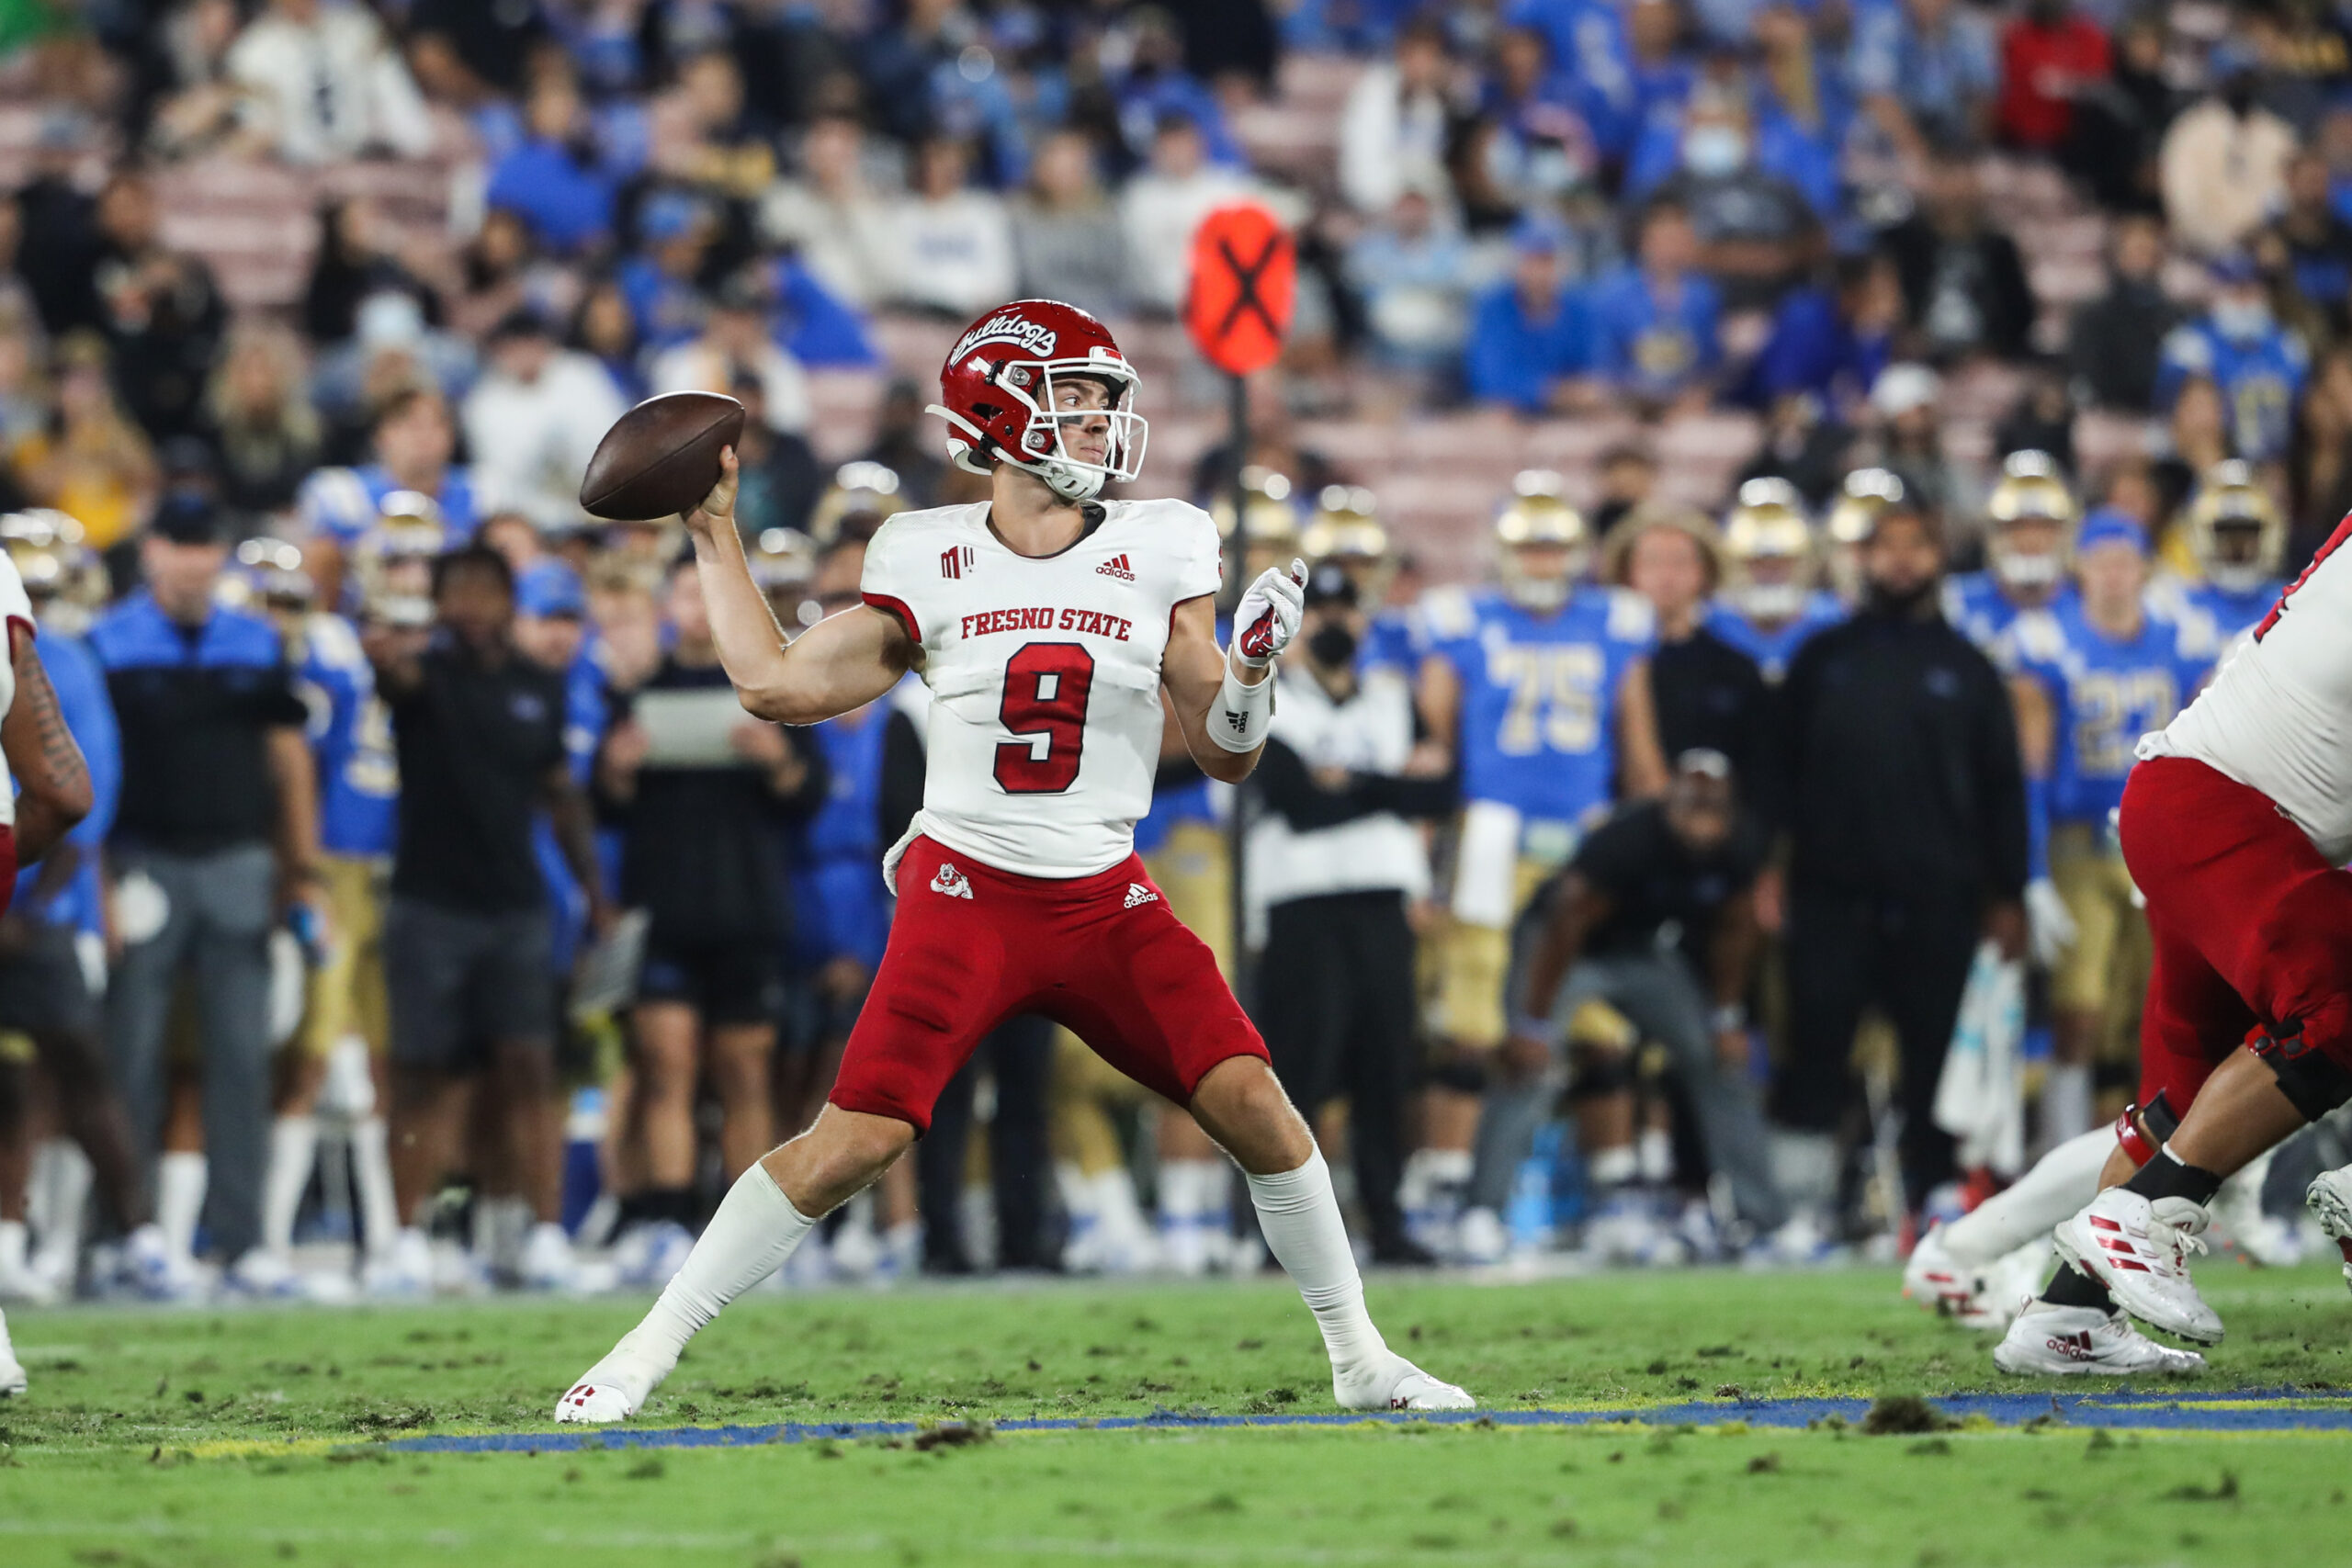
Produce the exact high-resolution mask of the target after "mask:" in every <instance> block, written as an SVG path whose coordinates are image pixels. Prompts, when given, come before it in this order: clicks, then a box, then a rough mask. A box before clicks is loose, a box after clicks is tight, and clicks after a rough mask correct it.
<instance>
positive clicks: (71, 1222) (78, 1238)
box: [28, 1138, 96, 1279]
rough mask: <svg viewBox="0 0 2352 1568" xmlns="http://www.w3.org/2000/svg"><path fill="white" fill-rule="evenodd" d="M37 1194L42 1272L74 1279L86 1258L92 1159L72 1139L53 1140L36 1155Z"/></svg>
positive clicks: (33, 1215) (33, 1213) (34, 1212)
mask: <svg viewBox="0 0 2352 1568" xmlns="http://www.w3.org/2000/svg"><path fill="white" fill-rule="evenodd" d="M33 1159H34V1175H35V1177H36V1178H37V1180H36V1181H35V1183H34V1185H33V1193H34V1195H35V1197H36V1198H37V1199H38V1200H39V1201H38V1202H36V1203H29V1204H28V1217H29V1218H30V1219H31V1221H32V1228H33V1235H34V1237H35V1239H36V1243H37V1246H36V1249H35V1252H36V1258H37V1259H38V1261H39V1263H40V1271H41V1272H42V1273H44V1274H49V1275H52V1276H54V1277H57V1278H60V1279H70V1278H71V1277H72V1276H73V1273H74V1263H75V1261H76V1259H78V1258H80V1257H81V1255H82V1219H83V1216H84V1215H85V1213H87V1212H88V1210H89V1203H90V1183H91V1181H92V1180H93V1179H95V1178H96V1172H95V1171H94V1170H92V1169H91V1168H90V1156H87V1155H85V1154H84V1153H83V1152H82V1145H79V1144H77V1143H75V1142H74V1140H73V1139H71V1138H51V1139H50V1140H49V1141H48V1142H47V1143H44V1144H43V1145H41V1146H40V1148H39V1149H38V1150H36V1151H35V1152H34V1155H33Z"/></svg>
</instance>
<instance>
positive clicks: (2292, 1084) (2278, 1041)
mask: <svg viewBox="0 0 2352 1568" xmlns="http://www.w3.org/2000/svg"><path fill="white" fill-rule="evenodd" d="M2253 1050H2254V1054H2255V1055H2257V1056H2259V1057H2261V1058H2262V1060H2263V1063H2264V1065H2265V1066H2267V1067H2269V1069H2270V1071H2271V1072H2272V1074H2274V1075H2275V1076H2276V1077H2278V1092H2279V1093H2281V1094H2283V1095H2285V1096H2286V1097H2287V1099H2288V1100H2289V1102H2290V1103H2291V1104H2292V1105H2293V1106H2294V1108H2295V1109H2296V1110H2298V1111H2301V1112H2302V1113H2303V1120H2304V1121H2306V1122H2316V1121H2318V1120H2319V1119H2320V1118H2321V1117H2323V1116H2324V1115H2326V1114H2327V1113H2328V1112H2329V1111H2333V1110H2335V1108H2336V1107H2337V1106H2339V1105H2341V1104H2343V1103H2344V1102H2345V1101H2346V1100H2352V1070H2347V1069H2346V1067H2345V1066H2344V1064H2343V1063H2341V1062H2339V1061H2337V1060H2336V1059H2335V1057H2333V1056H2331V1055H2328V1054H2327V1053H2326V1052H2325V1051H2323V1050H2321V1049H2320V1048H2319V1047H2318V1046H2317V1045H2314V1044H2312V1043H2310V1042H2308V1041H2306V1040H2305V1039H2304V1038H2303V1026H2302V1023H2301V1020H2297V1021H2292V1022H2290V1023H2286V1024H2282V1025H2280V1026H2279V1027H2278V1028H2277V1029H2269V1030H2265V1031H2264V1032H2262V1033H2261V1034H2260V1035H2258V1036H2257V1037H2256V1039H2255V1041H2254V1042H2253Z"/></svg>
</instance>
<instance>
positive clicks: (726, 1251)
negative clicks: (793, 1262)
mask: <svg viewBox="0 0 2352 1568" xmlns="http://www.w3.org/2000/svg"><path fill="white" fill-rule="evenodd" d="M816 1224H817V1222H816V1221H815V1220H813V1219H810V1218H809V1216H808V1215H806V1214H804V1213H801V1212H800V1211H799V1210H797V1209H796V1208H794V1207H793V1206H792V1200H791V1199H789V1198H787V1197H786V1196H785V1195H784V1189H783V1188H781V1187H778V1186H777V1185H776V1184H775V1178H774V1177H772V1176H770V1175H769V1174H768V1173H767V1168H766V1167H764V1166H761V1165H756V1164H755V1165H753V1166H752V1168H751V1169H749V1170H747V1171H745V1172H744V1173H743V1174H742V1175H741V1176H739V1177H737V1178H736V1179H735V1185H734V1186H732V1187H730V1188H729V1189H728V1190H727V1196H726V1197H725V1198H723V1199H721V1200H720V1201H719V1204H718V1213H715V1214H713V1215H711V1216H710V1224H707V1225H706V1226H704V1227H703V1233H702V1239H701V1240H700V1241H697V1242H695V1249H694V1251H692V1252H691V1253H688V1254H687V1255H686V1261H685V1264H684V1267H683V1268H681V1269H679V1270H678V1272H677V1273H676V1274H675V1275H674V1276H673V1277H672V1279H671V1280H670V1282H669V1284H667V1285H665V1286H663V1287H662V1295H661V1299H660V1300H658V1301H656V1302H655V1303H653V1310H652V1311H650V1312H649V1313H647V1314H645V1321H644V1322H642V1323H640V1324H639V1325H637V1327H635V1328H634V1329H632V1330H630V1332H629V1339H630V1341H631V1342H632V1343H631V1348H633V1349H637V1350H639V1351H642V1352H644V1353H646V1354H649V1355H654V1356H659V1357H661V1358H662V1359H663V1360H664V1361H665V1362H674V1361H675V1360H676V1359H678V1352H679V1351H680V1350H683V1349H684V1348H685V1344H686V1341H687V1340H689V1339H691V1338H693V1337H695V1334H696V1333H697V1332H699V1331H700V1330H701V1328H702V1326H703V1325H705V1324H707V1323H708V1322H709V1321H710V1320H711V1319H712V1318H714V1317H717V1316H718V1313H719V1309H720V1308H722V1307H724V1306H725V1305H726V1304H727V1303H729V1302H731V1301H733V1300H734V1299H735V1298H736V1297H737V1296H740V1295H741V1294H742V1293H743V1292H745V1291H748V1290H750V1289H751V1288H752V1286H754V1285H756V1284H758V1283H759V1282H760V1281H761V1280H764V1279H766V1278H767V1277H768V1276H769V1275H771V1274H773V1273H775V1271H776V1270H777V1269H779V1268H781V1267H783V1264H784V1260H785V1259H786V1258H789V1257H791V1256H792V1249H793V1248H794V1247H798V1246H799V1245H800V1243H801V1240H802V1239H803V1238H804V1237H806V1236H807V1235H808V1234H809V1231H811V1230H812V1229H814V1228H815V1227H816Z"/></svg>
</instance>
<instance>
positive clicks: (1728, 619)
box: [1701, 479, 1846, 686]
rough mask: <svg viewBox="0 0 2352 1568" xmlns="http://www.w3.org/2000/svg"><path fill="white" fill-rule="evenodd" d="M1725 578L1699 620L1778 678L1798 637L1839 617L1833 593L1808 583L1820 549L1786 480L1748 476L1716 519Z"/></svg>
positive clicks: (1800, 642)
mask: <svg viewBox="0 0 2352 1568" xmlns="http://www.w3.org/2000/svg"><path fill="white" fill-rule="evenodd" d="M1724 555H1725V557H1727V558H1729V560H1730V561H1731V564H1732V576H1731V581H1728V582H1727V583H1725V584H1724V590H1723V592H1721V593H1720V594H1719V595H1717V596H1716V599H1715V602H1714V603H1713V604H1711V605H1709V606H1708V608H1707V614H1706V616H1705V618H1704V620H1702V622H1701V625H1702V626H1705V628H1706V629H1707V630H1708V631H1710V632H1713V634H1714V635H1715V636H1716V637H1720V638H1721V639H1723V640H1724V642H1726V643H1728V644H1730V645H1731V646H1732V647H1733V648H1735V649H1738V650H1739V651H1740V652H1742V653H1744V654H1746V655H1747V657H1748V658H1750V659H1752V660H1755V661H1756V667H1757V669H1758V670H1759V671H1762V673H1763V676H1764V679H1765V681H1766V682H1769V683H1770V684H1772V685H1775V686H1777V685H1779V684H1780V683H1781V677H1782V676H1784V675H1786V674H1787V673H1788V672H1789V660H1792V659H1794V658H1795V657H1796V652H1797V649H1800V648H1802V647H1804V643H1805V639H1806V638H1807V637H1811V636H1813V634H1814V633H1815V632H1817V631H1819V630H1820V629H1821V628H1822V627H1824V626H1833V625H1835V624H1836V623H1838V622H1839V621H1842V620H1844V619H1845V618H1846V610H1845V606H1844V605H1842V604H1839V603H1838V597H1837V595H1836V594H1834V593H1829V592H1825V591H1824V590H1822V589H1821V588H1820V587H1818V586H1817V585H1816V584H1817V582H1818V580H1819V578H1820V574H1821V556H1820V551H1819V550H1818V549H1817V548H1816V547H1815V541H1814V536H1813V525H1811V524H1810V523H1808V522H1807V521H1806V520H1805V515H1804V502H1803V500H1802V499H1801V498H1800V497H1799V496H1798V494H1797V492H1796V488H1795V487H1794V486H1792V485H1791V484H1790V483H1789V481H1788V480H1786V479H1750V480H1748V481H1747V483H1746V484H1744V485H1742V486H1740V487H1739V498H1738V502H1737V503H1736V505H1734V506H1733V507H1732V509H1731V511H1730V513H1728V514H1727V515H1725V517H1724Z"/></svg>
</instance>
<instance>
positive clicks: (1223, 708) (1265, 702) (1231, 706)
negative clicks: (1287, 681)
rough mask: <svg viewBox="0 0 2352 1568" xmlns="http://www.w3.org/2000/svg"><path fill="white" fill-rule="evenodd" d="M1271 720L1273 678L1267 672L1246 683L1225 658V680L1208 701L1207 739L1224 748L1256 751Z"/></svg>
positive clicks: (1235, 750) (1263, 739) (1237, 750)
mask: <svg viewBox="0 0 2352 1568" xmlns="http://www.w3.org/2000/svg"><path fill="white" fill-rule="evenodd" d="M1273 721H1274V678H1273V676H1272V674H1271V673H1269V674H1268V675H1267V676H1266V678H1265V679H1264V680H1262V681H1261V682H1258V683H1257V684H1256V685H1254V686H1245V685H1243V684H1242V683H1241V677H1240V676H1239V675H1238V674H1236V673H1235V672H1234V669H1233V661H1232V660H1229V659H1228V660H1226V665H1225V683H1224V684H1223V685H1221V686H1219V687H1218V688H1217V691H1216V701H1215V702H1213V703H1211V704H1210V705H1209V725H1208V728H1209V739H1211V740H1214V741H1216V743H1217V744H1218V745H1219V746H1221V747H1223V748H1224V749H1225V750H1227V751H1233V752H1245V751H1255V750H1257V749H1258V748H1259V747H1261V746H1262V745H1264V744H1265V743H1266V731H1267V729H1268V728H1271V727H1272V724H1273Z"/></svg>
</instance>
